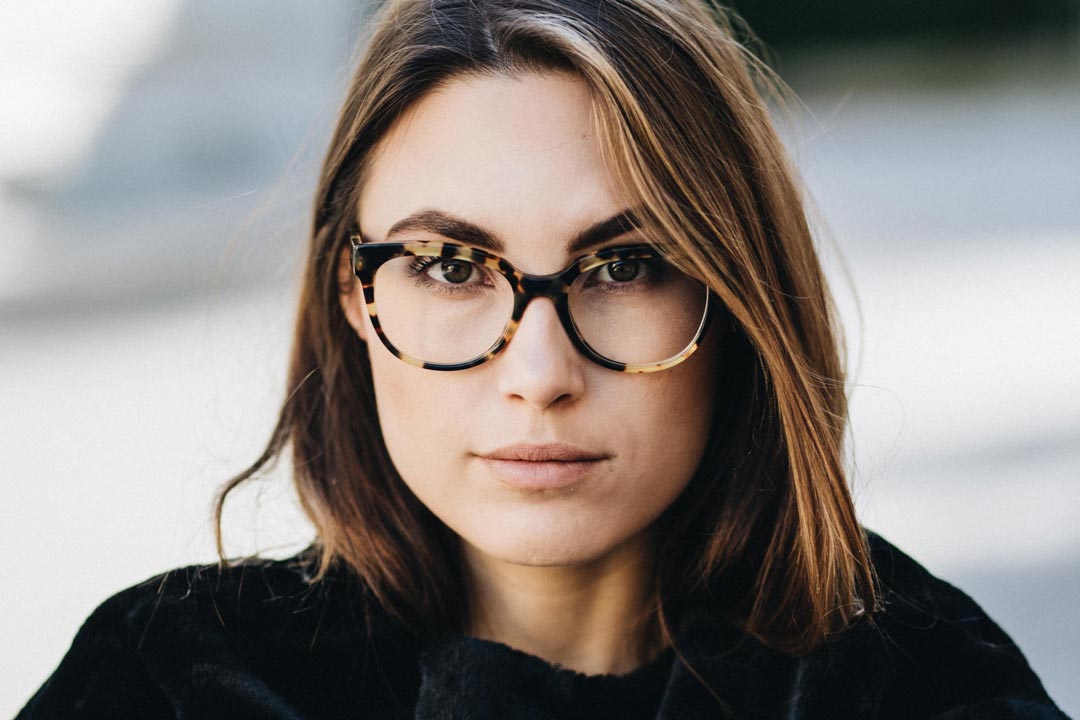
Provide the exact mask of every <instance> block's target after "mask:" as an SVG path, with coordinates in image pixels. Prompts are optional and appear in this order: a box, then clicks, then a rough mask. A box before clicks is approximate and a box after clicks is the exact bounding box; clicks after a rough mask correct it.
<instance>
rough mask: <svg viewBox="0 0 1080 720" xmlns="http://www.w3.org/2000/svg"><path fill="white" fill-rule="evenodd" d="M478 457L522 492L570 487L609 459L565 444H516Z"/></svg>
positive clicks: (502, 478) (500, 478)
mask: <svg viewBox="0 0 1080 720" xmlns="http://www.w3.org/2000/svg"><path fill="white" fill-rule="evenodd" d="M477 457H479V458H480V459H481V460H482V461H483V462H484V465H486V466H487V468H488V469H489V470H490V471H491V472H492V473H494V474H495V476H496V477H497V478H498V479H499V480H500V481H501V482H503V483H505V484H506V485H509V486H511V487H514V488H517V489H520V490H554V489H558V488H564V487H568V486H570V485H573V484H574V483H577V482H580V481H581V480H583V479H584V478H585V477H586V476H587V475H588V474H589V473H591V472H593V471H594V470H595V469H596V467H597V466H598V465H599V464H600V463H601V462H603V461H604V460H606V459H607V458H608V456H607V455H604V454H602V453H595V452H591V451H588V450H584V449H582V448H579V447H575V446H573V445H567V444H566V443H547V444H544V445H530V444H525V443H517V444H514V445H506V446H504V447H501V448H498V449H496V450H493V451H491V452H488V453H481V454H479V455H477Z"/></svg>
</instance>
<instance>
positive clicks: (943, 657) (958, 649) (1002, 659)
mask: <svg viewBox="0 0 1080 720" xmlns="http://www.w3.org/2000/svg"><path fill="white" fill-rule="evenodd" d="M867 538H868V540H869V545H870V550H871V556H872V559H873V563H874V568H875V571H876V573H877V576H878V581H879V585H880V590H881V599H882V606H881V608H880V610H879V611H878V612H877V613H876V615H875V617H874V618H873V619H872V620H871V621H870V622H867V623H862V624H861V625H862V626H861V627H858V628H857V629H855V631H854V632H852V633H851V634H852V636H853V637H854V638H858V637H859V636H861V637H862V642H863V643H864V644H865V647H866V648H869V647H871V646H873V647H874V648H875V651H876V652H878V653H880V656H881V657H882V658H883V659H884V661H885V663H886V667H885V668H883V672H884V674H886V675H887V676H888V677H889V678H890V682H889V683H888V684H887V686H886V687H885V689H884V691H883V699H882V700H883V702H882V706H883V707H904V708H907V711H908V713H909V715H910V716H911V717H930V716H936V715H937V714H939V713H940V714H943V715H944V714H945V713H950V714H948V715H945V716H946V717H949V718H953V717H955V718H965V717H991V718H992V717H1032V718H1059V717H1064V716H1063V715H1062V714H1060V711H1058V710H1057V709H1056V707H1055V706H1054V704H1053V702H1052V701H1051V700H1050V698H1049V697H1048V696H1047V694H1046V691H1045V690H1044V688H1043V686H1042V683H1041V682H1040V681H1039V679H1038V677H1037V676H1036V674H1035V673H1034V671H1033V670H1032V669H1031V667H1030V666H1029V664H1028V662H1027V660H1026V659H1025V657H1024V655H1023V653H1022V652H1021V651H1020V648H1019V647H1017V645H1016V643H1015V642H1013V640H1012V638H1010V637H1009V636H1008V635H1007V634H1006V633H1005V631H1004V630H1002V628H1001V627H1000V626H999V625H998V624H997V623H996V622H995V621H994V620H993V619H992V618H991V617H990V616H989V615H988V614H987V613H986V611H985V610H983V608H982V607H980V606H979V605H978V603H976V601H975V600H974V599H972V598H971V597H970V596H969V595H967V594H966V593H965V592H963V591H962V590H960V589H959V588H957V587H955V586H953V585H952V584H950V583H949V582H947V581H945V580H943V579H941V578H939V577H937V576H935V575H933V574H932V573H930V572H929V571H928V570H927V569H926V568H925V567H923V566H922V565H921V564H920V563H918V562H917V561H915V560H914V559H913V558H911V557H910V556H908V555H907V554H906V553H904V552H903V551H902V550H900V549H899V548H897V547H896V546H895V545H893V544H892V543H890V542H888V541H887V540H885V538H883V537H881V536H880V535H878V534H876V533H873V532H870V531H867ZM841 643H843V640H841Z"/></svg>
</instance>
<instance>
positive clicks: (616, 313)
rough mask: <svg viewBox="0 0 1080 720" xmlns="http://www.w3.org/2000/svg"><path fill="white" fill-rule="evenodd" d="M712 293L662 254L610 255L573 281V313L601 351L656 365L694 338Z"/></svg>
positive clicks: (616, 357)
mask: <svg viewBox="0 0 1080 720" xmlns="http://www.w3.org/2000/svg"><path fill="white" fill-rule="evenodd" d="M707 297H708V292H707V290H706V288H705V285H703V284H702V283H700V282H698V281H697V280H694V279H693V278H691V277H690V276H688V275H686V274H685V273H683V272H682V271H680V270H678V269H676V268H675V267H673V266H672V265H670V264H668V263H666V262H664V261H663V260H662V259H660V258H658V257H649V258H636V259H624V260H611V261H609V262H607V263H605V264H603V265H600V266H599V267H595V268H592V269H590V270H588V271H586V272H584V273H582V274H581V275H579V276H578V277H577V279H576V280H575V281H574V283H573V285H571V286H570V298H569V299H570V316H571V317H572V318H573V320H574V325H575V326H576V327H577V329H578V332H579V333H580V335H581V337H582V339H583V340H584V341H585V342H586V343H587V344H588V345H589V346H590V347H591V348H592V349H593V350H595V351H596V352H597V353H598V354H600V355H603V356H604V357H606V358H608V359H609V360H614V361H616V362H620V363H625V364H627V365H636V364H652V363H658V362H661V361H663V360H667V359H669V358H673V357H675V356H676V355H678V354H679V353H681V352H682V351H683V350H685V349H686V348H687V346H688V345H690V343H692V342H693V341H694V338H695V337H696V336H697V332H698V328H699V327H700V325H701V320H702V318H703V317H704V315H705V308H706V301H707V300H706V299H707Z"/></svg>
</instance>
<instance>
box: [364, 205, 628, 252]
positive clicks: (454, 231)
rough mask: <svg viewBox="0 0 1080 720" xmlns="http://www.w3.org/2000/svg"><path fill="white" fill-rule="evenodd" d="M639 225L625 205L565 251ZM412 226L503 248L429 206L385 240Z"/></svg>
mask: <svg viewBox="0 0 1080 720" xmlns="http://www.w3.org/2000/svg"><path fill="white" fill-rule="evenodd" d="M639 227H641V221H640V218H639V217H638V215H637V213H635V212H634V210H633V209H631V208H627V209H625V210H623V211H621V212H619V213H616V214H615V215H612V216H611V217H609V218H608V219H606V220H601V221H600V222H598V223H594V224H593V225H590V226H589V227H587V228H585V229H584V230H582V231H581V232H579V233H578V234H577V235H575V236H574V237H573V238H572V239H571V240H570V242H569V243H567V245H566V251H567V253H569V254H571V255H574V254H577V253H579V252H581V251H582V250H585V249H587V248H591V247H593V246H594V245H599V244H600V243H602V242H604V241H605V240H610V239H612V238H616V237H619V236H620V235H625V234H626V233H628V232H630V231H631V230H635V229H637V228H639ZM413 230H426V231H428V232H432V233H435V234H437V235H442V236H443V237H447V238H450V239H451V240H456V241H458V242H461V243H466V244H469V245H475V246H477V247H480V248H484V249H485V250H490V251H491V252H493V253H499V254H501V253H502V252H504V251H505V249H506V245H505V244H504V243H503V241H502V240H500V239H499V238H498V236H497V235H495V233H493V232H491V231H489V230H485V229H484V228H482V227H480V226H479V225H476V224H475V223H471V222H469V221H468V220H465V219H464V218H460V217H457V216H455V215H451V214H450V213H448V212H445V211H443V210H435V209H430V208H429V209H424V210H418V211H417V212H414V213H412V214H411V215H408V216H406V217H404V218H402V219H401V220H398V221H397V222H396V223H394V225H393V226H392V227H391V228H390V230H389V231H388V232H387V233H386V239H387V240H389V239H390V238H392V237H393V236H395V235H400V234H401V233H405V232H409V231H413ZM364 242H369V240H368V239H367V238H364Z"/></svg>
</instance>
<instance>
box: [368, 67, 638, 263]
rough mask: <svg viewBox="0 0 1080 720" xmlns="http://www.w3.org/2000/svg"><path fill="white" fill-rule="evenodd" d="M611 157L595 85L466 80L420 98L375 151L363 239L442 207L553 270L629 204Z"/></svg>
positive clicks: (521, 258)
mask: <svg viewBox="0 0 1080 720" xmlns="http://www.w3.org/2000/svg"><path fill="white" fill-rule="evenodd" d="M626 205H627V203H626V202H625V201H623V199H621V198H620V197H619V196H618V195H617V193H616V190H615V183H614V182H613V177H612V175H611V173H610V171H609V169H608V168H607V167H606V166H605V164H604V162H603V157H602V154H601V150H600V145H599V141H598V138H597V135H596V130H595V127H594V122H593V114H592V104H591V97H590V94H589V90H588V88H587V87H586V85H585V84H584V83H583V82H582V81H581V80H580V79H578V78H577V77H575V76H573V75H569V74H562V73H560V74H555V73H545V74H527V75H523V76H519V77H506V76H465V77H461V78H456V79H454V80H451V81H450V82H448V83H447V84H446V85H444V86H442V87H441V88H439V89H438V90H436V91H434V92H431V93H429V94H427V95H426V96H424V97H423V98H421V99H420V100H419V101H418V102H417V103H416V104H415V105H413V106H412V107H411V108H410V109H409V110H408V111H407V112H406V113H405V114H404V115H403V116H402V117H401V118H399V119H398V121H397V122H396V123H395V124H394V126H393V127H392V128H391V129H390V131H389V132H388V133H387V134H386V135H385V136H384V137H383V138H382V139H381V141H380V142H379V144H378V146H377V147H376V149H375V151H374V153H373V156H372V159H371V163H370V164H369V169H368V173H367V178H366V182H365V185H364V187H363V188H362V191H361V194H360V200H359V207H358V208H357V210H358V213H359V219H360V225H361V228H362V230H363V232H364V234H365V235H366V236H367V237H369V238H371V239H373V240H382V239H384V238H385V235H386V233H387V231H388V230H389V229H390V227H391V226H392V225H394V223H396V222H397V221H398V220H400V219H401V218H403V217H405V216H407V215H409V214H412V213H415V212H417V211H421V210H425V209H437V210H441V211H445V212H448V213H452V214H454V215H457V216H460V217H463V218H466V219H468V220H469V221H471V222H473V223H475V224H477V225H480V226H482V227H483V228H485V229H486V230H489V231H490V232H491V233H493V234H495V235H497V236H498V237H499V238H501V239H502V241H503V243H504V244H505V246H506V254H507V257H508V258H510V259H512V260H515V261H517V262H520V263H522V264H523V265H529V264H535V265H545V266H546V267H545V268H539V269H537V268H528V267H523V269H526V270H529V269H532V270H533V271H536V272H547V271H549V270H550V269H551V266H552V265H553V264H559V263H560V262H562V261H563V260H565V259H566V257H567V255H566V253H564V249H565V245H566V243H567V242H568V241H569V240H570V238H572V237H573V236H574V235H576V234H577V233H578V232H580V231H581V230H582V229H583V228H584V227H586V226H588V225H591V224H593V223H595V222H597V221H599V220H603V219H606V218H608V217H610V216H611V215H613V214H615V213H617V212H619V211H620V210H622V209H624V208H625V207H626Z"/></svg>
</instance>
